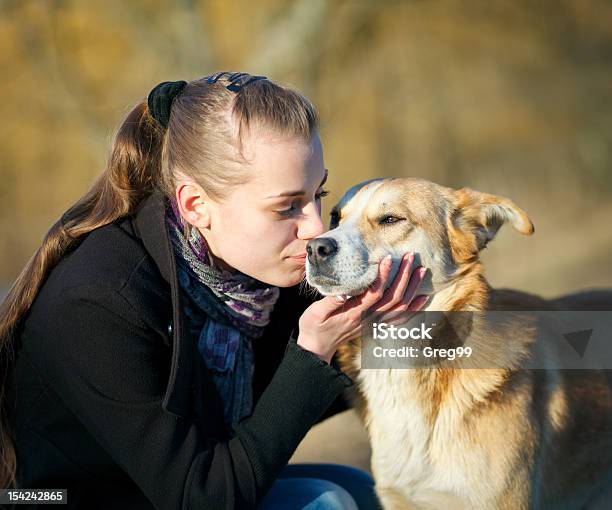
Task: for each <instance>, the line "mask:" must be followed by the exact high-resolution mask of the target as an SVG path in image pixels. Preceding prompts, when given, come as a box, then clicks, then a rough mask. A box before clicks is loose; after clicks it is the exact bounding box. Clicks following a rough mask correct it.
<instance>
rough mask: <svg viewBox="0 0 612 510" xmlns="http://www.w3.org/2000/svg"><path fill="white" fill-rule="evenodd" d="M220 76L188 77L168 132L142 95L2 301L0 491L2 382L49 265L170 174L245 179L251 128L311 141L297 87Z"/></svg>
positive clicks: (0, 429) (2, 415) (217, 189)
mask: <svg viewBox="0 0 612 510" xmlns="http://www.w3.org/2000/svg"><path fill="white" fill-rule="evenodd" d="M228 85H230V82H229V80H228V78H227V76H222V77H221V78H219V79H218V80H217V81H216V82H215V83H208V82H207V77H204V78H201V79H198V80H194V81H192V82H190V83H188V84H187V85H186V86H185V88H184V89H183V90H182V91H181V93H180V94H179V95H178V96H177V97H176V98H175V99H174V102H173V103H172V109H171V113H170V118H169V122H168V127H167V129H164V128H163V127H162V126H161V125H160V124H159V123H158V122H157V121H156V120H155V119H154V118H153V117H152V115H151V114H150V112H149V110H148V106H147V103H146V101H143V102H141V103H139V104H138V105H136V106H135V107H134V108H133V109H132V110H131V111H130V113H129V114H128V115H127V117H126V118H125V120H124V121H123V123H122V124H121V126H120V127H119V129H118V131H117V134H116V136H115V139H114V142H113V145H112V149H111V152H110V156H109V159H108V162H107V165H106V168H105V170H104V171H103V172H102V174H101V175H100V176H99V177H98V178H97V179H96V181H95V182H94V184H93V186H92V187H91V189H90V190H89V191H87V193H85V194H84V195H83V196H82V197H81V198H79V199H78V200H77V201H76V202H75V203H74V204H73V205H72V206H71V207H70V208H68V210H67V211H66V212H65V213H63V214H62V216H61V217H60V219H59V220H57V221H56V222H55V223H54V224H53V225H52V226H51V228H50V230H49V231H48V232H47V234H46V235H45V237H44V238H43V241H42V243H41V245H40V247H39V248H38V249H37V250H36V252H35V253H34V255H33V256H32V258H31V259H30V260H29V261H28V262H27V264H26V265H25V267H24V269H23V270H22V272H21V274H20V275H19V276H18V277H17V279H16V280H15V282H14V283H13V285H12V287H11V289H10V290H9V292H8V294H7V296H6V298H5V299H4V301H3V302H2V304H1V305H0V488H9V487H15V486H16V485H17V481H16V468H17V459H16V454H15V449H14V444H13V439H12V435H11V431H10V430H9V424H8V415H7V409H6V405H5V403H6V396H5V392H6V385H7V382H8V376H9V372H10V370H11V368H12V366H13V364H14V361H15V350H16V349H15V347H16V345H17V340H18V338H19V332H20V327H21V325H22V322H23V319H24V317H25V316H26V314H27V312H28V310H29V309H30V307H31V305H32V303H33V301H34V299H35V297H36V295H37V294H38V292H39V290H40V288H41V287H42V285H43V283H44V281H45V280H46V278H47V276H48V275H49V273H50V271H51V270H52V269H53V268H54V267H55V266H56V265H57V263H58V262H59V260H60V259H61V258H62V257H63V256H64V255H65V254H67V253H68V252H70V251H72V250H74V249H75V248H77V246H78V245H79V244H80V242H81V240H82V237H83V236H84V235H85V234H87V233H89V232H91V231H92V230H95V229H97V228H99V227H102V226H104V225H108V224H109V223H112V222H113V221H115V220H117V219H118V218H121V217H123V216H127V215H131V214H133V213H134V212H135V210H136V208H137V207H138V205H139V204H140V203H141V202H142V200H143V199H144V198H146V197H147V196H149V195H150V194H151V193H152V192H153V191H154V190H155V189H159V190H161V191H162V193H164V194H165V195H166V196H167V197H172V196H173V195H174V188H175V184H176V178H177V173H178V172H181V173H182V174H184V175H186V176H189V177H191V178H192V179H194V180H195V181H196V182H198V183H199V184H200V185H201V186H202V187H203V188H204V190H206V192H207V193H208V194H209V195H210V196H211V197H213V198H217V199H223V198H224V197H225V196H226V195H227V191H228V189H230V188H231V187H232V186H236V185H239V184H241V183H244V182H246V181H247V180H248V178H249V176H248V175H247V173H246V172H245V170H244V166H243V165H241V163H242V162H243V161H242V160H241V154H242V149H241V147H242V140H243V137H244V135H245V133H247V132H249V131H250V130H252V128H254V127H263V128H265V129H267V130H270V131H272V132H274V133H276V134H279V135H283V136H289V137H296V138H300V139H304V140H308V141H310V139H311V137H312V134H313V132H314V131H315V130H316V129H317V127H318V116H317V112H316V109H315V108H314V106H313V105H312V104H311V103H310V101H309V100H308V99H306V98H305V97H304V96H303V95H301V94H300V93H298V92H296V91H294V90H292V89H289V88H285V87H281V86H279V85H277V84H275V83H273V82H271V81H269V80H258V81H253V82H251V83H249V84H247V85H246V86H244V87H242V88H241V89H240V90H239V91H237V92H234V91H232V90H230V89H228V88H227V87H228Z"/></svg>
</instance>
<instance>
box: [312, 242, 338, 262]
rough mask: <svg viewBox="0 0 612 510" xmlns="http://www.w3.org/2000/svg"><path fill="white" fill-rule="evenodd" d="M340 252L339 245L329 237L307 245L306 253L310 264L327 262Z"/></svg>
mask: <svg viewBox="0 0 612 510" xmlns="http://www.w3.org/2000/svg"><path fill="white" fill-rule="evenodd" d="M337 252H338V243H336V241H335V240H334V239H331V238H329V237H319V238H317V239H312V240H311V241H309V242H308V244H307V245H306V253H308V260H309V261H310V262H315V261H316V262H325V261H326V260H328V259H330V258H331V257H333V256H334V255H335V254H336V253H337Z"/></svg>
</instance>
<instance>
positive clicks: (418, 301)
mask: <svg viewBox="0 0 612 510" xmlns="http://www.w3.org/2000/svg"><path fill="white" fill-rule="evenodd" d="M428 300H429V296H426V295H424V294H423V295H421V296H417V297H415V298H414V299H413V300H412V302H411V303H410V304H409V305H408V310H409V311H410V312H418V311H419V310H421V309H422V308H423V307H424V306H425V304H426V303H427V301H428Z"/></svg>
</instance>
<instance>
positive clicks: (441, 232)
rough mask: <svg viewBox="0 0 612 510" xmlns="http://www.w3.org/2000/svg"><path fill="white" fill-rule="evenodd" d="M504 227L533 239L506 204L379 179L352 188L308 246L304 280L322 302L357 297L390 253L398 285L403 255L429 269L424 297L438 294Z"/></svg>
mask: <svg viewBox="0 0 612 510" xmlns="http://www.w3.org/2000/svg"><path fill="white" fill-rule="evenodd" d="M506 222H509V223H510V224H512V226H513V227H514V228H515V229H516V230H518V231H519V232H521V233H522V234H527V235H530V234H532V233H533V224H532V223H531V221H530V220H529V218H528V217H527V215H526V214H525V212H524V211H523V210H521V209H520V208H519V207H517V206H516V205H515V204H514V203H513V202H512V201H510V200H508V199H507V198H503V197H498V196H495V195H489V194H486V193H480V192H478V191H474V190H471V189H469V188H462V189H460V190H453V189H451V188H447V187H444V186H440V185H437V184H434V183H432V182H429V181H425V180H422V179H409V178H406V179H375V180H371V181H366V182H363V183H361V184H358V185H356V186H353V187H352V188H351V189H349V190H348V191H347V192H346V193H345V194H344V196H343V197H342V198H341V199H340V202H338V204H336V205H335V206H334V208H333V209H332V212H331V222H330V229H331V230H330V231H329V232H326V233H325V234H322V235H321V236H319V237H317V238H316V239H313V240H311V241H310V242H309V243H308V246H307V253H308V260H307V263H306V278H307V280H308V283H309V284H310V285H312V286H313V287H315V288H317V290H318V291H319V292H320V293H321V294H323V295H349V296H353V295H357V294H360V293H362V292H363V291H364V290H366V289H367V288H368V287H369V286H370V285H372V283H373V282H374V280H375V279H376V276H377V274H378V264H379V262H380V260H381V259H382V258H383V257H384V256H386V255H388V254H390V255H391V256H392V257H393V266H392V271H391V275H390V278H389V280H388V282H389V283H390V282H392V281H393V276H394V275H395V273H396V271H397V268H398V267H399V262H400V260H401V257H402V255H403V254H404V253H406V252H408V251H412V252H414V253H415V260H416V264H419V265H422V266H424V267H426V268H428V270H429V271H428V275H427V277H426V279H425V281H424V282H423V283H422V285H421V287H420V289H419V293H420V294H433V293H435V292H438V291H439V290H441V289H443V288H445V287H446V286H448V285H449V284H450V283H451V282H452V281H453V279H454V278H456V277H457V276H458V275H460V274H462V273H463V272H464V271H463V270H464V269H465V266H466V265H470V264H473V263H474V262H477V261H478V255H479V252H480V251H481V250H482V249H483V248H484V247H485V246H486V245H487V243H488V242H489V241H490V240H491V239H493V238H494V237H495V234H496V233H497V231H498V230H499V228H500V227H501V226H502V225H503V224H504V223H506Z"/></svg>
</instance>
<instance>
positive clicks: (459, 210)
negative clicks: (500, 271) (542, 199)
mask: <svg viewBox="0 0 612 510" xmlns="http://www.w3.org/2000/svg"><path fill="white" fill-rule="evenodd" d="M454 199H455V203H454V211H453V217H452V218H451V220H452V223H453V226H454V227H455V228H459V229H461V230H463V231H465V230H466V229H468V230H471V231H472V232H473V234H474V237H475V241H476V248H477V249H478V251H480V250H482V249H483V248H484V247H485V246H486V245H487V243H488V242H489V241H490V240H491V239H493V238H494V237H495V234H497V231H498V230H499V229H500V227H501V226H502V225H503V224H504V223H506V222H509V223H511V224H512V226H513V227H514V228H515V229H516V230H518V231H519V232H520V233H521V234H524V235H531V234H533V232H534V227H533V223H532V222H531V220H530V219H529V217H528V216H527V214H526V213H525V211H523V210H522V209H521V208H520V207H518V206H517V205H516V204H515V203H514V202H512V200H509V199H507V198H504V197H499V196H496V195H490V194H488V193H481V192H479V191H475V190H473V189H470V188H461V189H460V190H457V191H455V192H454Z"/></svg>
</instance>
